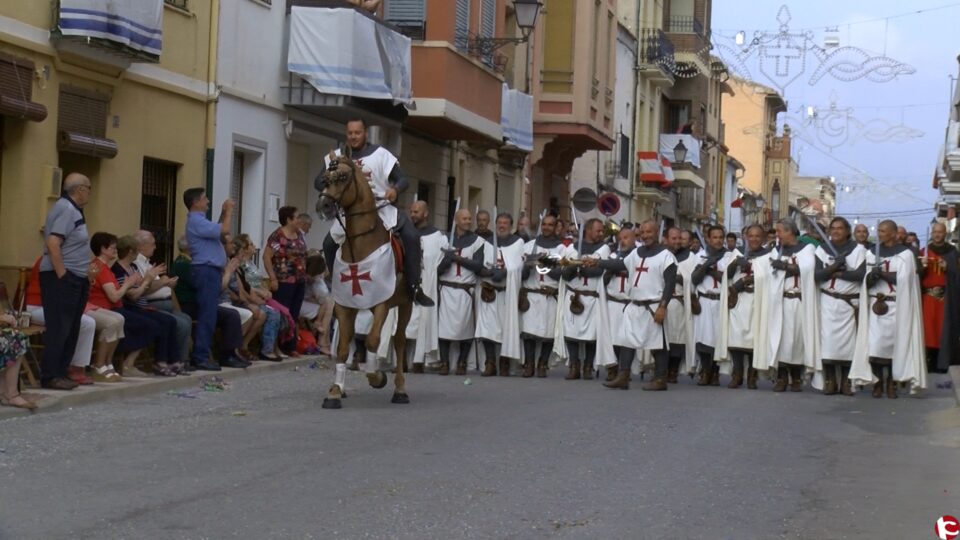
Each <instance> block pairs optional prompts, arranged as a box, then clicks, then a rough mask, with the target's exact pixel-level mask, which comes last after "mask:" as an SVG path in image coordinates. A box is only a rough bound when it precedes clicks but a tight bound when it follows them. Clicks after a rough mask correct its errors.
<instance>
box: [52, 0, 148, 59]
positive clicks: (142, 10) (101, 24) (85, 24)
mask: <svg viewBox="0 0 960 540" xmlns="http://www.w3.org/2000/svg"><path fill="white" fill-rule="evenodd" d="M58 29H59V30H60V33H61V34H63V35H65V36H83V37H92V38H100V39H106V40H109V41H112V42H114V43H119V44H121V45H124V46H126V47H129V48H131V49H134V50H137V51H140V52H144V53H147V54H151V55H154V56H160V51H161V49H162V45H163V39H162V38H163V0H60V21H59V24H58Z"/></svg>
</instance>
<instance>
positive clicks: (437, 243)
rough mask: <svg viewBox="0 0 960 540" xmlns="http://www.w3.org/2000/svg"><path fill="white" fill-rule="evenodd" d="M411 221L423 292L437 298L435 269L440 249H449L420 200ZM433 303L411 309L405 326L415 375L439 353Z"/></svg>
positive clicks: (411, 209) (415, 206) (446, 241)
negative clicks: (414, 231)
mask: <svg viewBox="0 0 960 540" xmlns="http://www.w3.org/2000/svg"><path fill="white" fill-rule="evenodd" d="M410 220H411V221H412V222H413V226H414V227H416V228H417V234H418V235H420V253H421V254H422V257H423V258H422V267H423V271H422V276H421V280H422V284H423V288H424V290H426V291H427V292H428V293H429V294H430V295H432V296H436V292H437V267H439V266H440V261H441V260H443V255H444V253H443V250H445V249H447V248H448V247H450V244H449V242H448V240H447V236H446V235H445V234H443V232H441V231H440V230H438V229H437V228H436V227H434V226H433V225H431V224H430V209H429V207H428V206H427V203H425V202H423V201H414V202H413V204H411V205H410ZM437 321H438V317H437V306H436V304H434V305H431V306H420V305H415V306H413V313H412V314H411V316H410V322H408V323H407V339H408V340H412V341H414V342H415V343H416V345H415V346H414V347H410V345H409V344H410V341H408V342H407V343H408V345H407V350H408V351H410V352H411V353H412V354H413V356H412V363H413V372H414V373H423V365H424V363H427V362H426V359H427V358H428V357H429V358H430V359H431V362H433V361H434V359H435V358H436V357H437V355H438V354H439V350H440V343H439V337H438V332H439V324H438V322H437Z"/></svg>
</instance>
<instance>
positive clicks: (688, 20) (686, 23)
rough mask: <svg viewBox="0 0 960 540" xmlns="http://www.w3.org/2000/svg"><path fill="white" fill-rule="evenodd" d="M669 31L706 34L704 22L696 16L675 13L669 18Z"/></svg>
mask: <svg viewBox="0 0 960 540" xmlns="http://www.w3.org/2000/svg"><path fill="white" fill-rule="evenodd" d="M667 32H672V33H677V34H696V35H698V36H701V37H702V36H704V30H703V23H702V22H700V21H699V20H698V19H697V18H696V17H692V16H686V15H674V16H671V17H670V18H669V19H667Z"/></svg>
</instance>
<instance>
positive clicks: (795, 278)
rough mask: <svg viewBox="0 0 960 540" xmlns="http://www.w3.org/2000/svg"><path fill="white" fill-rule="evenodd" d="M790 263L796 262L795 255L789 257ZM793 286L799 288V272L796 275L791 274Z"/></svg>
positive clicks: (794, 263)
mask: <svg viewBox="0 0 960 540" xmlns="http://www.w3.org/2000/svg"><path fill="white" fill-rule="evenodd" d="M790 264H792V265H796V264H797V258H796V257H790ZM793 288H794V289H799V288H800V274H797V275H795V276H793Z"/></svg>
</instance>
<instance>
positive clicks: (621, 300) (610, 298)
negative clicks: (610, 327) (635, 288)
mask: <svg viewBox="0 0 960 540" xmlns="http://www.w3.org/2000/svg"><path fill="white" fill-rule="evenodd" d="M607 300H609V301H611V302H616V303H618V304H621V305H624V306H625V305H627V304H629V303H630V300H626V299H620V298H614V297H612V296H608V297H607Z"/></svg>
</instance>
